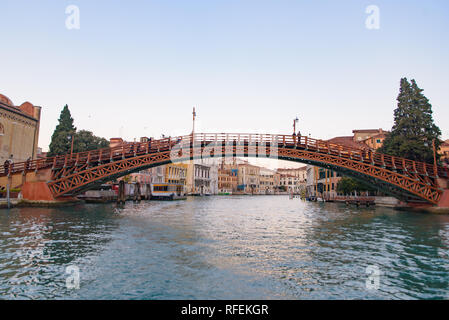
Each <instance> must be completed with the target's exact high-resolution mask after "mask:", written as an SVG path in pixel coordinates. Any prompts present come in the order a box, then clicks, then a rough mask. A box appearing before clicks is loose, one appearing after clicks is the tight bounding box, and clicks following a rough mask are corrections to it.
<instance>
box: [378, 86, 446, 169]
mask: <svg viewBox="0 0 449 320" xmlns="http://www.w3.org/2000/svg"><path fill="white" fill-rule="evenodd" d="M422 92H423V89H420V88H419V87H418V85H417V84H416V81H415V80H411V83H410V82H409V81H408V80H407V78H402V79H401V84H400V90H399V95H398V98H397V101H398V107H397V108H396V110H395V111H394V125H393V128H392V130H391V133H389V134H388V135H387V137H386V138H385V140H384V143H383V145H382V147H381V148H379V150H378V151H379V152H382V153H386V154H389V155H392V156H398V157H404V158H407V159H411V160H416V161H424V162H430V163H432V162H433V148H432V142H433V141H435V147H436V150H438V149H439V146H440V144H441V141H440V139H439V137H440V135H441V130H440V128H438V127H437V126H436V125H435V124H434V122H433V117H432V105H431V104H430V103H429V100H428V99H427V98H426V97H425V96H424V94H423V93H422ZM437 157H439V156H438V155H437Z"/></svg>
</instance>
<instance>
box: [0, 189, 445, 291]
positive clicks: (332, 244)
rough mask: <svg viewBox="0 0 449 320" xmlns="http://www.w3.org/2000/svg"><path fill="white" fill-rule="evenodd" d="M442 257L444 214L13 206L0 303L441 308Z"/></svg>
mask: <svg viewBox="0 0 449 320" xmlns="http://www.w3.org/2000/svg"><path fill="white" fill-rule="evenodd" d="M448 248H449V216H438V215H429V214H424V213H422V214H421V213H410V212H399V211H394V210H391V209H387V208H356V207H346V206H345V205H341V204H336V203H308V202H303V201H301V200H299V199H293V200H290V199H289V198H288V196H216V197H202V198H199V197H197V198H189V199H187V200H185V201H176V202H152V201H151V202H148V201H146V202H145V201H143V202H141V203H131V202H128V203H127V204H126V205H124V206H122V207H117V206H116V205H115V204H101V205H97V204H95V205H89V204H86V205H79V206H75V207H69V208H15V209H12V210H10V211H8V210H0V299H448V298H449V250H448ZM68 267H69V268H68ZM67 268H68V269H67ZM70 270H75V271H74V272H75V273H73V274H68V273H66V271H70ZM77 270H79V273H77V272H76V271H77ZM373 270H374V271H373ZM377 271H378V272H377ZM367 272H368V273H367ZM75 278H76V279H79V282H77V281H76V279H75ZM77 283H78V284H79V288H77V285H76V284H77Z"/></svg>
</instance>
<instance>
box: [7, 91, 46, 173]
mask: <svg viewBox="0 0 449 320" xmlns="http://www.w3.org/2000/svg"><path fill="white" fill-rule="evenodd" d="M40 117H41V107H37V106H34V105H32V104H31V103H29V102H24V103H22V104H21V105H20V106H15V105H14V103H13V102H12V101H11V100H10V99H9V98H8V97H6V96H4V95H2V94H0V163H1V164H3V163H4V162H5V160H7V159H10V158H11V156H12V159H11V160H12V161H13V162H22V161H26V160H27V159H28V158H31V159H35V158H36V154H37V146H38V139H39V125H40Z"/></svg>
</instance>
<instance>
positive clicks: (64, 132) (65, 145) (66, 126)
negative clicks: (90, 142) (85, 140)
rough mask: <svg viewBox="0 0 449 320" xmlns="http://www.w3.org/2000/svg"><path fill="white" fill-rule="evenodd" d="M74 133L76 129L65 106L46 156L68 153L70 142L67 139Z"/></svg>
mask: <svg viewBox="0 0 449 320" xmlns="http://www.w3.org/2000/svg"><path fill="white" fill-rule="evenodd" d="M75 132H76V128H75V126H74V125H73V118H72V116H71V114H70V110H69V107H68V105H65V106H64V108H63V109H62V111H61V114H60V116H59V120H58V125H57V126H56V129H55V131H54V132H53V135H52V136H51V142H50V150H49V152H48V156H55V155H58V154H65V153H68V152H70V145H71V142H70V139H69V138H68V137H69V136H72V135H73V134H74V133H75Z"/></svg>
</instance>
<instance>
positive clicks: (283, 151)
mask: <svg viewBox="0 0 449 320" xmlns="http://www.w3.org/2000/svg"><path fill="white" fill-rule="evenodd" d="M254 136H256V137H249V138H248V139H245V138H242V137H240V136H239V137H238V138H233V139H229V137H227V139H217V135H215V136H214V137H208V138H204V137H202V138H201V139H198V140H196V139H193V140H192V138H191V136H187V138H186V137H182V138H181V139H179V138H178V139H173V140H172V141H171V142H169V143H168V145H167V146H166V147H165V148H162V145H159V146H158V150H156V151H155V152H144V153H143V154H141V155H139V154H135V155H134V156H132V157H124V158H122V159H119V160H116V161H107V162H106V163H102V161H101V159H102V158H101V156H100V161H99V162H98V163H97V164H96V165H94V166H91V167H86V168H84V169H83V170H75V172H72V173H70V172H68V173H69V174H64V175H62V176H61V177H60V178H56V179H55V180H53V181H50V182H49V183H48V185H49V187H50V189H51V191H52V193H53V194H54V195H55V196H61V195H66V194H77V193H80V192H83V191H85V190H87V189H89V188H91V187H93V186H95V185H98V184H101V183H104V182H106V181H110V180H114V179H116V178H118V177H121V176H124V175H127V174H130V173H133V172H137V171H140V170H143V169H147V168H151V167H156V166H160V165H164V164H167V163H170V162H183V161H188V160H195V159H205V158H221V157H223V156H225V157H258V158H260V157H263V158H273V159H278V160H286V161H293V162H299V163H305V164H312V165H315V166H318V167H322V168H326V169H332V170H334V171H337V172H340V173H342V174H344V175H347V176H351V177H354V178H356V179H359V180H362V181H364V182H366V183H368V184H370V185H372V186H374V187H376V188H378V189H380V190H382V191H383V192H385V193H388V194H391V195H393V196H395V197H396V198H399V199H401V200H404V201H408V202H410V201H424V202H428V203H432V204H437V203H438V202H439V200H440V197H441V194H442V191H441V190H440V189H439V188H438V187H437V186H436V185H435V184H432V183H429V181H430V182H432V180H431V179H429V177H428V174H427V176H425V178H422V177H421V180H420V179H419V178H417V173H416V174H415V176H414V177H413V176H412V177H411V176H410V175H407V174H404V173H405V172H407V166H406V165H407V164H406V162H404V161H402V160H403V159H399V158H398V159H399V160H400V162H401V163H403V164H404V168H402V171H401V168H398V167H397V166H396V161H397V160H398V159H393V161H392V165H393V167H394V169H393V170H390V169H389V168H387V166H388V161H386V156H384V155H381V158H383V165H379V164H377V165H376V162H375V161H374V160H375V156H374V154H372V153H369V152H367V151H364V150H347V148H346V147H344V146H341V145H335V146H331V145H330V144H329V143H327V142H323V141H321V140H314V141H312V142H313V143H311V141H303V140H307V137H298V139H296V137H293V138H292V136H288V137H289V138H288V139H286V136H280V137H281V138H280V139H279V136H275V137H276V139H273V136H270V137H269V139H263V138H264V137H260V136H258V135H254ZM251 138H253V139H251ZM259 138H260V139H259ZM265 138H266V137H265ZM292 139H293V140H292ZM309 139H310V138H309ZM273 141H275V143H273ZM320 143H321V144H322V145H321V146H320ZM136 148H137V147H136ZM273 150H275V152H274V153H273ZM110 155H111V159H112V153H111V154H110ZM390 161H391V159H390ZM412 166H415V167H417V164H416V163H415V164H412ZM425 179H427V183H426V182H425V181H426V180H425Z"/></svg>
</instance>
